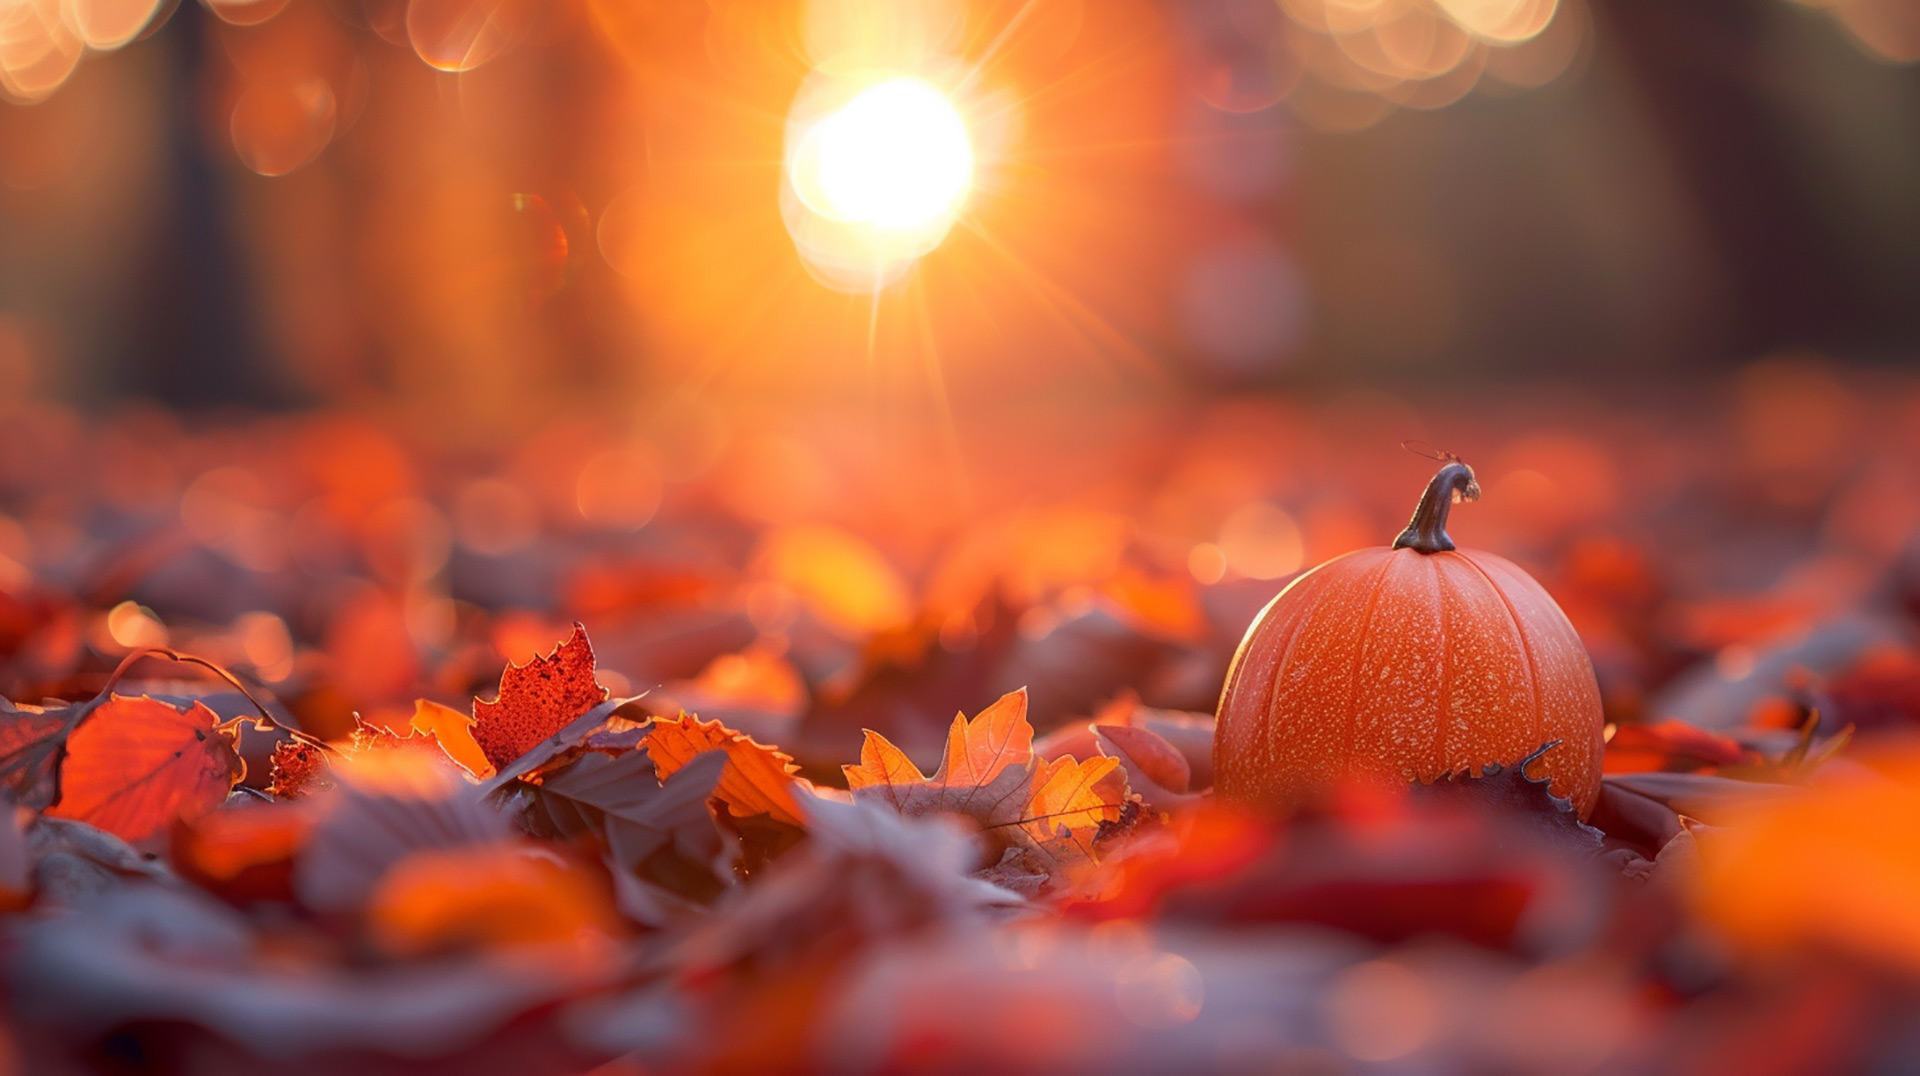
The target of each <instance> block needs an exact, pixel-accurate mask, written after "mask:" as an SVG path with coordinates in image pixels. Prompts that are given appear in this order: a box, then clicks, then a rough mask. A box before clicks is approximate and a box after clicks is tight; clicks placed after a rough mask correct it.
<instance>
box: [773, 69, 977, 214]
mask: <svg viewBox="0 0 1920 1076" xmlns="http://www.w3.org/2000/svg"><path fill="white" fill-rule="evenodd" d="M811 135H812V138H813V139H814V146H813V150H814V152H813V153H812V154H810V155H809V156H811V157H812V163H813V164H814V166H815V167H816V168H817V169H818V173H817V175H816V176H815V177H814V178H815V179H816V180H817V182H818V184H819V187H818V189H819V191H820V193H821V195H822V196H823V197H824V200H825V201H826V203H827V205H826V208H827V209H829V210H830V211H831V215H833V216H835V217H838V218H839V219H841V220H845V221H850V222H854V223H859V224H870V225H873V226H875V227H879V228H887V229H895V230H900V231H914V230H919V229H924V228H927V227H929V226H931V225H934V224H937V223H938V222H940V221H941V220H942V219H943V218H945V217H946V216H947V215H949V214H951V213H952V212H953V211H954V210H955V209H957V208H958V207H959V205H960V202H961V200H962V199H964V198H965V197H966V196H967V187H968V186H969V185H970V184H971V183H972V181H973V144H972V142H971V141H970V140H969V139H968V137H967V125H966V122H965V121H964V120H962V119H961V118H960V113H959V112H958V111H957V110H956V109H955V108H954V107H953V103H952V102H951V101H949V100H948V99H947V97H946V95H945V94H943V93H941V92H940V91H939V90H936V89H934V88H933V87H932V86H930V85H928V84H927V83H925V82H922V81H920V80H919V79H914V78H896V79H890V80H888V81H886V82H882V83H879V84H878V85H875V86H870V87H868V88H867V89H865V90H862V91H861V92H860V93H859V94H858V95H856V96H855V97H854V98H853V99H852V100H850V101H848V102H847V103H846V104H845V105H842V106H841V107H840V108H839V109H838V110H836V111H834V112H831V113H829V114H828V115H826V116H825V117H823V118H822V119H821V120H820V121H819V123H818V124H817V125H816V126H815V127H814V129H813V131H812V132H811Z"/></svg>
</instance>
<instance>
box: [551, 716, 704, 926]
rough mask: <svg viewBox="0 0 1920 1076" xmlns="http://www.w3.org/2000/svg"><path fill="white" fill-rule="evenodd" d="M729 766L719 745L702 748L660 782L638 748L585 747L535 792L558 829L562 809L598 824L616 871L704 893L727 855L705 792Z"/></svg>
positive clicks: (689, 892)
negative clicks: (601, 750)
mask: <svg viewBox="0 0 1920 1076" xmlns="http://www.w3.org/2000/svg"><path fill="white" fill-rule="evenodd" d="M728 765H729V762H728V759H727V755H726V752H724V751H709V752H707V753H706V754H703V755H700V756H697V757H696V758H694V759H693V760H692V761H691V762H688V763H687V764H686V765H685V766H682V767H681V768H679V769H678V770H676V771H675V772H674V773H673V774H672V776H670V777H669V778H668V779H667V780H666V781H665V782H664V783H663V782H660V781H656V780H655V779H654V768H653V762H652V760H650V759H649V758H648V757H647V755H646V754H645V753H644V752H641V751H634V752H630V753H628V754H625V755H621V756H618V757H614V756H610V755H598V754H592V755H587V756H585V757H583V758H581V759H580V760H579V761H578V762H575V763H574V764H573V765H572V766H570V767H568V768H567V769H566V770H564V771H562V772H560V773H558V774H555V775H554V776H552V777H550V778H548V779H547V780H546V781H544V782H542V783H541V784H540V786H539V788H538V790H537V791H536V792H535V796H536V797H537V799H538V801H539V802H540V803H541V804H542V805H543V806H544V807H546V808H547V811H548V814H549V817H550V818H552V819H553V820H554V821H556V823H558V824H559V828H560V829H561V830H562V832H567V831H568V830H569V828H570V827H569V826H568V825H567V822H568V821H569V818H568V815H567V812H568V811H569V810H570V811H571V812H572V814H573V815H575V816H578V821H579V822H580V823H581V824H582V825H587V826H593V827H595V828H597V829H598V831H599V833H600V836H601V839H602V840H603V841H604V842H605V843H606V847H607V853H608V856H609V857H610V858H611V859H612V861H613V864H614V866H615V867H616V868H617V869H619V870H620V871H622V872H628V873H637V874H639V875H641V876H644V877H645V878H647V879H648V880H649V881H651V882H653V883H655V884H658V885H661V886H664V887H665V888H667V889H669V890H672V891H674V892H675V893H678V894H681V895H685V896H695V897H698V898H700V899H711V897H712V896H714V895H715V894H716V893H717V892H718V891H719V889H720V888H721V886H722V883H724V882H725V881H726V880H727V878H728V876H727V873H726V862H727V859H728V858H729V857H728V855H727V852H726V849H725V846H724V844H723V842H722V839H721V835H720V831H719V829H718V828H717V827H716V826H715V825H714V823H713V815H712V814H711V812H709V811H708V809H707V798H708V797H709V796H711V795H712V794H713V793H714V791H715V788H716V787H717V786H718V785H719V783H720V781H721V777H722V774H723V772H724V771H725V769H726V767H727V766H728Z"/></svg>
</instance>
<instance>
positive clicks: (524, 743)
mask: <svg viewBox="0 0 1920 1076" xmlns="http://www.w3.org/2000/svg"><path fill="white" fill-rule="evenodd" d="M606 699H607V689H606V688H603V687H601V686H600V684H599V683H598V682H597V681H596V680H594V678H593V644H591V643H589V642H588V641H587V629H586V628H585V627H583V626H581V625H579V624H575V625H574V626H573V634H572V635H571V636H569V637H568V638H567V640H566V641H565V642H563V643H561V644H559V645H558V646H556V647H554V649H553V653H551V654H548V655H547V656H546V657H543V658H541V657H536V658H534V659H533V660H532V661H529V662H527V663H526V664H525V665H514V664H512V663H509V664H508V665H507V668H506V670H505V671H504V672H502V673H501V674H500V693H499V695H498V696H497V697H496V698H495V699H494V700H493V701H491V702H481V701H478V700H475V702H474V704H473V738H474V741H475V742H476V743H477V744H478V745H479V748H480V752H481V754H482V755H483V756H485V758H486V760H487V762H488V763H490V764H491V765H492V766H493V767H494V768H495V769H505V768H506V767H507V766H508V765H509V764H511V763H512V762H513V761H514V760H516V759H518V758H519V757H520V756H521V755H524V754H526V753H527V752H528V751H530V750H532V749H533V748H534V746H535V745H537V744H539V743H540V742H541V741H542V740H545V739H547V738H548V737H550V736H552V735H553V734H555V733H557V732H559V731H560V730H561V729H563V728H565V727H567V725H569V724H570V723H572V722H573V721H574V720H575V719H576V718H578V717H580V716H581V715H582V714H584V713H586V712H587V711H589V710H592V709H593V708H594V707H596V706H598V705H600V704H601V703H603V702H605V701H606ZM449 753H451V752H449ZM456 757H457V756H456Z"/></svg>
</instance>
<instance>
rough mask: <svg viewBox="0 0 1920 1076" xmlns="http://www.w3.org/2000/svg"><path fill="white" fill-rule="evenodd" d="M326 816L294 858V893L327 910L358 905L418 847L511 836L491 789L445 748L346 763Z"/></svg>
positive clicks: (321, 804) (323, 808) (324, 807)
mask: <svg viewBox="0 0 1920 1076" xmlns="http://www.w3.org/2000/svg"><path fill="white" fill-rule="evenodd" d="M314 806H315V809H316V810H318V811H320V812H321V814H320V820H319V822H318V823H316V824H315V826H314V830H313V835H312V836H311V837H310V838H308V840H307V843H306V847H305V848H303V849H302V850H301V852H300V855H299V857H298V859H297V860H296V861H295V863H294V879H293V880H294V891H295V892H296V893H297V894H298V895H299V897H300V899H301V900H302V901H303V902H304V903H306V904H307V906H308V907H311V908H314V909H316V910H318V911H323V912H350V911H354V910H357V909H359V908H360V907H361V906H362V905H363V904H364V903H365V902H366V899H367V895H368V894H369V893H371V892H372V891H373V889H374V887H375V886H376V885H378V884H379V881H380V879H381V877H382V876H384V875H385V874H386V872H387V871H388V870H389V869H390V868H391V867H392V866H393V865H394V864H395V863H398V862H400V861H401V860H403V859H405V858H406V857H407V856H409V855H412V854H413V853H415V852H421V851H429V850H436V849H440V850H444V849H448V848H464V847H470V846H473V845H484V844H492V843H497V842H500V841H504V840H507V839H508V838H509V836H510V835H511V830H510V828H509V826H508V824H507V820H506V818H505V817H504V816H502V815H501V814H500V812H499V811H498V810H496V809H495V808H493V807H492V806H490V805H489V804H487V803H486V802H485V800H484V793H483V792H482V791H481V790H480V789H479V788H477V787H475V786H474V785H472V784H470V783H468V782H467V781H466V780H465V779H463V778H461V777H460V776H459V775H457V774H456V773H454V772H453V769H452V767H451V766H449V765H448V764H447V763H446V761H445V760H444V759H442V758H441V757H440V756H439V755H438V753H435V754H432V755H429V754H427V753H426V752H423V751H383V752H378V753H375V754H373V755H368V756H363V757H360V758H357V759H355V760H354V761H353V762H352V764H351V765H349V766H346V767H343V768H342V773H341V784H340V787H339V788H337V789H334V790H333V791H331V792H329V793H327V794H326V795H325V796H324V797H320V798H317V800H316V802H315V805H314Z"/></svg>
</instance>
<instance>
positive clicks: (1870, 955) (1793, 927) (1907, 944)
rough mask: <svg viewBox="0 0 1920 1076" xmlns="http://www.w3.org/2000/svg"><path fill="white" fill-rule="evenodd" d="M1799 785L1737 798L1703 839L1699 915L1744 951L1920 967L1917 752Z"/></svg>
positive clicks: (1697, 889)
mask: <svg viewBox="0 0 1920 1076" xmlns="http://www.w3.org/2000/svg"><path fill="white" fill-rule="evenodd" d="M1792 791H1794V792H1795V793H1797V794H1796V795H1793V796H1790V797H1782V796H1762V797H1749V798H1746V799H1744V800H1741V801H1739V802H1729V803H1727V804H1725V805H1724V806H1722V808H1721V810H1719V811H1717V812H1716V818H1715V821H1716V822H1718V823H1724V824H1720V825H1716V826H1715V827H1714V828H1713V829H1712V830H1711V831H1710V832H1707V833H1703V834H1699V835H1698V845H1699V847H1698V855H1699V861H1700V866H1701V873H1700V875H1699V879H1698V885H1697V886H1695V887H1693V888H1694V892H1695V895H1696V897H1697V906H1698V908H1699V910H1700V912H1701V914H1702V915H1704V916H1705V917H1706V918H1707V919H1709V920H1711V921H1712V922H1714V923H1715V924H1717V925H1718V926H1719V927H1720V928H1721V930H1723V931H1724V932H1725V933H1726V934H1727V935H1728V936H1730V937H1731V938H1732V939H1734V940H1735V941H1736V942H1738V943H1739V944H1740V945H1741V946H1742V947H1743V948H1747V949H1751V950H1755V951H1761V952H1773V951H1778V950H1782V949H1790V948H1795V947H1805V946H1814V947H1831V948H1835V949H1839V950H1843V951H1846V952H1849V953H1852V954H1854V955H1857V956H1860V957H1864V958H1867V959H1870V960H1874V961H1880V962H1887V963H1892V964H1895V965H1897V966H1900V967H1903V968H1905V969H1907V970H1909V971H1911V970H1913V969H1920V850H1917V848H1916V845H1915V843H1914V839H1913V835H1914V833H1915V831H1916V830H1920V751H1916V750H1914V749H1913V748H1912V747H1911V746H1908V747H1905V748H1902V749H1900V750H1899V751H1898V752H1896V753H1892V754H1886V755H1882V756H1879V757H1876V758H1875V759H1874V769H1873V770H1865V769H1862V770H1859V771H1849V772H1846V773H1843V774H1841V775H1839V776H1838V777H1837V778H1829V779H1826V780H1823V781H1820V782H1818V783H1816V784H1815V785H1814V786H1813V787H1809V788H1796V789H1793V790H1792Z"/></svg>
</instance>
